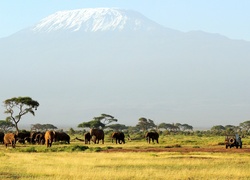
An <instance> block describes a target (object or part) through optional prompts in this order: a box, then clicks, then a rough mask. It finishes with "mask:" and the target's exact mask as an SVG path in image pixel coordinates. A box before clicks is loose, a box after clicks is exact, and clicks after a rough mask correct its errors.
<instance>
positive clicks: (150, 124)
mask: <svg viewBox="0 0 250 180" xmlns="http://www.w3.org/2000/svg"><path fill="white" fill-rule="evenodd" d="M138 121H139V122H138V124H137V125H136V126H138V127H140V129H142V130H143V131H147V130H148V129H150V128H155V127H157V126H156V125H155V123H154V121H153V120H151V119H146V118H145V117H141V118H139V120H138Z"/></svg>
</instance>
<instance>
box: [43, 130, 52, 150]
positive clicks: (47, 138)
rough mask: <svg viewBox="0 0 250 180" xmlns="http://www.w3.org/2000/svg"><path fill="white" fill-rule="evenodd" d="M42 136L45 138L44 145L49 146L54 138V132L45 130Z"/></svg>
mask: <svg viewBox="0 0 250 180" xmlns="http://www.w3.org/2000/svg"><path fill="white" fill-rule="evenodd" d="M44 138H45V143H46V146H47V147H51V146H52V143H53V140H54V132H53V131H46V132H45V135H44Z"/></svg>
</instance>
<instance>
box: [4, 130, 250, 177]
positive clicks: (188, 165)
mask: <svg viewBox="0 0 250 180" xmlns="http://www.w3.org/2000/svg"><path fill="white" fill-rule="evenodd" d="M71 139H72V141H71V143H70V144H61V143H54V144H53V145H52V147H51V148H47V147H46V146H45V145H30V144H17V145H16V148H11V147H8V148H5V147H4V145H2V146H0V161H1V163H0V179H1V180H5V179H6V180H7V179H20V180H24V179H46V180H47V179H53V180H59V179H60V180H64V179H65V180H66V179H72V180H73V179H76V180H78V179H87V180H88V179H107V180H109V179H115V180H120V179H121V180H126V179H127V180H131V179H136V180H137V179H138V180H147V179H151V180H152V179H180V180H182V179H186V180H192V179H219V180H221V179H250V138H248V137H245V138H243V139H242V141H243V147H242V149H240V148H239V149H236V148H235V147H234V148H228V149H226V148H225V146H224V145H223V143H224V137H223V136H211V137H199V136H194V135H193V136H185V135H167V136H166V135H165V136H160V138H159V144H156V143H154V144H153V143H151V144H148V143H147V142H146V141H145V140H144V139H143V140H132V141H126V144H114V143H112V142H111V140H110V139H109V137H106V138H105V143H104V144H84V142H80V141H77V140H74V137H72V138H71Z"/></svg>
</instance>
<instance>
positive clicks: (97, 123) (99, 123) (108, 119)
mask: <svg viewBox="0 0 250 180" xmlns="http://www.w3.org/2000/svg"><path fill="white" fill-rule="evenodd" d="M117 121H118V120H117V119H115V118H114V117H113V116H111V115H108V114H101V115H100V116H98V117H94V118H93V120H91V121H89V122H83V123H81V124H78V126H77V127H79V128H104V127H105V126H107V125H108V124H110V123H112V122H117Z"/></svg>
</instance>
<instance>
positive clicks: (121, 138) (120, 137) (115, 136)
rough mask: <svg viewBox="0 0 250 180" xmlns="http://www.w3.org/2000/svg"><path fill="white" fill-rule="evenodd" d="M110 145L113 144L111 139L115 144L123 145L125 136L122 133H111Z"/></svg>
mask: <svg viewBox="0 0 250 180" xmlns="http://www.w3.org/2000/svg"><path fill="white" fill-rule="evenodd" d="M111 137H112V143H113V139H115V143H116V144H117V142H118V143H119V144H122V143H123V144H125V135H124V133H123V132H113V133H112V135H111Z"/></svg>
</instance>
